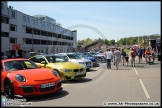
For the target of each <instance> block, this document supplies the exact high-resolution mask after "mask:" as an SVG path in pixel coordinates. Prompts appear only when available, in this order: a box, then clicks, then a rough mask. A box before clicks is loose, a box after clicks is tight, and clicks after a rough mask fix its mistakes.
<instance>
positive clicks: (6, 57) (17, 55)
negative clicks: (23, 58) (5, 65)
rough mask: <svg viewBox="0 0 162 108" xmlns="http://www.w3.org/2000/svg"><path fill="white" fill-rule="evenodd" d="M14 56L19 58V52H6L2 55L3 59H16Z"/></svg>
mask: <svg viewBox="0 0 162 108" xmlns="http://www.w3.org/2000/svg"><path fill="white" fill-rule="evenodd" d="M14 58H19V54H18V53H17V54H16V56H14V55H13V54H12V55H6V54H2V56H1V60H5V59H14Z"/></svg>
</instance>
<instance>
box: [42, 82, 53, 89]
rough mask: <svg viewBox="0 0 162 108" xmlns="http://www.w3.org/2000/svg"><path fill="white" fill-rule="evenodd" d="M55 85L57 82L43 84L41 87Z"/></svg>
mask: <svg viewBox="0 0 162 108" xmlns="http://www.w3.org/2000/svg"><path fill="white" fill-rule="evenodd" d="M54 85H55V83H54V82H52V83H47V84H41V85H40V87H41V88H47V87H51V86H54Z"/></svg>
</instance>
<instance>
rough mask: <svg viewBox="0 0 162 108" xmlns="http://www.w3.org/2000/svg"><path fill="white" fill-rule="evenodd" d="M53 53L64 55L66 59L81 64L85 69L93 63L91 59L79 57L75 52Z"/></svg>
mask: <svg viewBox="0 0 162 108" xmlns="http://www.w3.org/2000/svg"><path fill="white" fill-rule="evenodd" d="M54 55H66V56H67V59H68V61H72V62H76V63H79V64H82V65H83V66H84V67H85V68H86V70H89V69H90V68H92V67H93V63H92V61H91V60H89V59H85V58H81V57H80V56H78V55H77V54H75V53H57V54H54Z"/></svg>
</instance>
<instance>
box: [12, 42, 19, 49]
mask: <svg viewBox="0 0 162 108" xmlns="http://www.w3.org/2000/svg"><path fill="white" fill-rule="evenodd" d="M20 49H21V44H15V43H14V44H12V50H20Z"/></svg>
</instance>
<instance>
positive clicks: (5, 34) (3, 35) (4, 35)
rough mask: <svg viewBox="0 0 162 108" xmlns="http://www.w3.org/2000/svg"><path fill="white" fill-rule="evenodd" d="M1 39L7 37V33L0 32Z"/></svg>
mask: <svg viewBox="0 0 162 108" xmlns="http://www.w3.org/2000/svg"><path fill="white" fill-rule="evenodd" d="M1 37H9V33H8V32H2V31H1Z"/></svg>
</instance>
